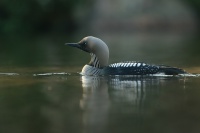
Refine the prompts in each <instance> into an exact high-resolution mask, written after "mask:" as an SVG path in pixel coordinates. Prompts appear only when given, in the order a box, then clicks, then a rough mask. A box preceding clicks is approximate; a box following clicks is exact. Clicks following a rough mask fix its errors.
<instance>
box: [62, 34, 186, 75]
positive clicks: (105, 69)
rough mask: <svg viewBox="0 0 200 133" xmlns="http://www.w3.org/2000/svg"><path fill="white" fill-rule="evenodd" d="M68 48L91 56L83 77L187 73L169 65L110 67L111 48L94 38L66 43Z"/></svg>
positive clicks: (136, 62) (113, 64)
mask: <svg viewBox="0 0 200 133" xmlns="http://www.w3.org/2000/svg"><path fill="white" fill-rule="evenodd" d="M65 45H67V46H71V47H75V48H78V49H81V50H82V51H85V52H87V53H89V54H90V56H91V60H90V62H89V63H88V64H86V65H85V66H84V67H83V68H82V71H81V73H80V74H81V75H87V76H94V75H96V76H98V75H156V74H163V75H172V76H173V75H179V74H186V71H185V70H183V69H180V68H177V67H171V66H167V65H154V64H149V63H145V62H138V61H122V62H118V63H112V64H110V65H108V61H109V48H108V46H107V44H106V43H105V42H104V41H102V40H101V39H99V38H97V37H93V36H87V37H84V38H83V39H82V40H81V41H79V42H77V43H65Z"/></svg>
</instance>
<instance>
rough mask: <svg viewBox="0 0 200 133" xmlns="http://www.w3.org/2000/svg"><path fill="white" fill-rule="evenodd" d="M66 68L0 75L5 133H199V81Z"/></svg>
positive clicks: (0, 129) (0, 109)
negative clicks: (84, 72) (98, 74)
mask: <svg viewBox="0 0 200 133" xmlns="http://www.w3.org/2000/svg"><path fill="white" fill-rule="evenodd" d="M62 69H63V68H56V69H55V68H52V69H49V68H43V69H42V68H40V69H39V70H40V71H43V72H44V71H45V70H49V71H48V72H47V73H41V72H36V70H37V69H35V71H34V72H33V71H28V70H29V69H28V68H23V69H21V68H17V69H14V70H15V72H16V73H14V72H11V71H9V73H5V72H4V73H0V105H1V106H0V117H1V119H0V132H1V133H12V132H15V133H36V132H38V133H64V132H65V133H122V132H124V133H132V132H135V133H146V132H150V133H199V132H200V126H199V125H200V87H199V86H200V77H199V76H195V75H194V76H193V77H189V76H185V77H183V76H179V77H149V76H145V77H131V76H108V77H92V76H81V75H79V74H78V73H76V70H78V69H80V68H74V70H75V73H68V72H66V71H62ZM31 70H34V69H33V68H32V69H31ZM7 71H8V70H7ZM37 71H38V70H37Z"/></svg>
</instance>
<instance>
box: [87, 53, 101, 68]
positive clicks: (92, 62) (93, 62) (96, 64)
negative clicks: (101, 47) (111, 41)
mask: <svg viewBox="0 0 200 133" xmlns="http://www.w3.org/2000/svg"><path fill="white" fill-rule="evenodd" d="M90 55H91V60H90V62H89V63H88V65H90V66H93V67H95V68H101V65H100V62H99V59H98V57H97V56H96V55H95V54H93V53H90Z"/></svg>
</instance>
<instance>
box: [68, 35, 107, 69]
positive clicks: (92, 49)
mask: <svg viewBox="0 0 200 133" xmlns="http://www.w3.org/2000/svg"><path fill="white" fill-rule="evenodd" d="M66 45H69V46H72V47H77V48H79V49H81V50H83V51H85V52H88V53H90V55H91V61H90V62H89V65H91V66H94V67H105V66H107V65H108V60H109V49H108V46H107V45H106V44H105V42H103V41H102V40H101V39H99V38H96V37H93V36H88V37H85V38H83V39H82V40H81V41H80V42H78V43H66Z"/></svg>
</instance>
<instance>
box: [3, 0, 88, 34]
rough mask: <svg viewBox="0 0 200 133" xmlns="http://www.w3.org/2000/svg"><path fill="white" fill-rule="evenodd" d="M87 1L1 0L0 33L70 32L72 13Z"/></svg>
mask: <svg viewBox="0 0 200 133" xmlns="http://www.w3.org/2000/svg"><path fill="white" fill-rule="evenodd" d="M87 1H88V0H87ZM87 1H83V0H76V1H74V0H1V1H0V35H9V36H10V35H16V34H31V33H32V34H35V33H37V34H38V33H45V32H59V33H65V34H69V33H71V32H73V31H74V29H76V27H77V25H76V21H75V19H74V14H73V12H74V10H75V9H76V6H78V5H84V3H85V4H87ZM83 2H84V3H83Z"/></svg>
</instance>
